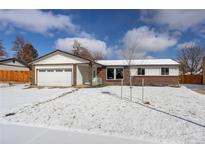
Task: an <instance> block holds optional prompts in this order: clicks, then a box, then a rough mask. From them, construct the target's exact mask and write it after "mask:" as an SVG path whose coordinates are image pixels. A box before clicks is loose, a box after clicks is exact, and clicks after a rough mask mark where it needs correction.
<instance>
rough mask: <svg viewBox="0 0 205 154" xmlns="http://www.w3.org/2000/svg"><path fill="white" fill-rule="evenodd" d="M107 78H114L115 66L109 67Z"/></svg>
mask: <svg viewBox="0 0 205 154" xmlns="http://www.w3.org/2000/svg"><path fill="white" fill-rule="evenodd" d="M107 79H108V80H110V79H114V68H107Z"/></svg>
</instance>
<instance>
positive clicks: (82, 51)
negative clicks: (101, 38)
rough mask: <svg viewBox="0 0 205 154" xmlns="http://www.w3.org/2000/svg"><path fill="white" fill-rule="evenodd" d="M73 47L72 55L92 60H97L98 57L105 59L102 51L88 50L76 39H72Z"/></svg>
mask: <svg viewBox="0 0 205 154" xmlns="http://www.w3.org/2000/svg"><path fill="white" fill-rule="evenodd" d="M73 49H74V50H73V54H74V55H78V56H81V57H83V58H87V59H90V60H93V61H94V60H99V59H105V56H104V55H103V53H102V52H100V51H98V52H94V53H93V52H91V51H89V50H88V49H87V48H85V47H82V46H81V44H80V43H79V42H78V41H77V40H74V43H73Z"/></svg>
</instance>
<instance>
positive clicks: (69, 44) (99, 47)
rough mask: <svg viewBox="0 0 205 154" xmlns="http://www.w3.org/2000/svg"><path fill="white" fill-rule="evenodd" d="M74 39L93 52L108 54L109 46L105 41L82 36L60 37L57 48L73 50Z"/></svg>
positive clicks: (56, 44)
mask: <svg viewBox="0 0 205 154" xmlns="http://www.w3.org/2000/svg"><path fill="white" fill-rule="evenodd" d="M74 40H77V41H78V42H79V43H80V44H81V46H82V47H85V48H87V49H88V50H90V51H91V52H98V51H100V52H102V53H103V54H107V51H108V48H107V45H106V43H105V42H104V41H101V40H96V39H94V38H80V37H74V38H59V39H58V40H57V41H56V42H55V47H56V49H61V50H65V51H71V50H73V43H74Z"/></svg>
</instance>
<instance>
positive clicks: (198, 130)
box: [0, 86, 205, 143]
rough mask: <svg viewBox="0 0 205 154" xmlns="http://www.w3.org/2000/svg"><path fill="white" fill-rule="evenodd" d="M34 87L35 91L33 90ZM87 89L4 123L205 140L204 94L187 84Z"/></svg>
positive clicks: (157, 140) (22, 112)
mask: <svg viewBox="0 0 205 154" xmlns="http://www.w3.org/2000/svg"><path fill="white" fill-rule="evenodd" d="M30 90H31V89H30ZM129 90H130V89H129V87H123V100H121V99H120V86H108V87H101V88H82V89H79V90H78V91H75V92H73V93H70V94H68V95H65V96H63V97H60V98H58V99H56V100H53V101H50V102H47V103H43V104H39V105H37V106H34V105H32V104H31V105H30V106H28V107H27V108H23V109H21V110H20V111H18V110H17V111H18V112H17V113H16V115H13V116H8V117H0V121H6V122H14V123H18V124H24V125H32V126H37V127H47V128H55V129H64V130H71V129H74V130H75V129H77V130H79V131H82V132H90V133H94V134H100V135H109V136H119V137H126V138H131V139H141V140H145V141H150V142H152V143H205V118H204V115H205V95H202V94H198V93H195V92H193V91H192V90H190V89H188V88H186V87H184V86H182V87H180V88H174V87H149V86H146V87H145V88H144V90H145V101H149V102H150V105H145V104H142V103H141V87H133V89H132V91H133V101H132V102H131V101H129Z"/></svg>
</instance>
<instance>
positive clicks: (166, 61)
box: [96, 59, 179, 66]
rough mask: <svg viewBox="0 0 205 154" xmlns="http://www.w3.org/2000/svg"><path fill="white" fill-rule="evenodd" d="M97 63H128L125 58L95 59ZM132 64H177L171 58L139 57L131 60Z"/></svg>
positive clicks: (106, 64) (113, 64) (112, 64)
mask: <svg viewBox="0 0 205 154" xmlns="http://www.w3.org/2000/svg"><path fill="white" fill-rule="evenodd" d="M96 62H97V63H99V64H101V65H105V66H115V65H118V66H119V65H128V62H127V60H97V61H96ZM131 64H132V65H179V63H178V62H176V61H174V60H172V59H139V60H132V62H131Z"/></svg>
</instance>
